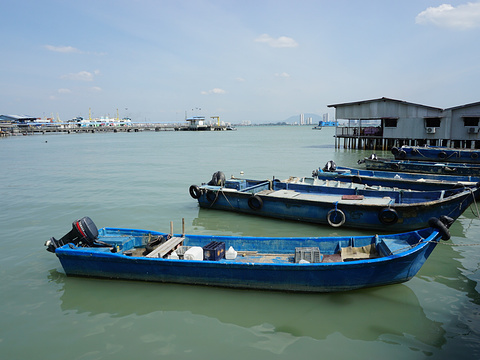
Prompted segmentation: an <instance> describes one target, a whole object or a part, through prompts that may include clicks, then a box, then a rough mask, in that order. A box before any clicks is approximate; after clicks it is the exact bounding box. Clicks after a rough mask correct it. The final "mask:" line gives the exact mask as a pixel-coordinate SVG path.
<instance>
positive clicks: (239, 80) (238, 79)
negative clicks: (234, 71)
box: [235, 77, 246, 82]
mask: <svg viewBox="0 0 480 360" xmlns="http://www.w3.org/2000/svg"><path fill="white" fill-rule="evenodd" d="M235 80H237V81H238V82H245V81H246V80H245V79H244V78H242V77H237V78H236V79H235Z"/></svg>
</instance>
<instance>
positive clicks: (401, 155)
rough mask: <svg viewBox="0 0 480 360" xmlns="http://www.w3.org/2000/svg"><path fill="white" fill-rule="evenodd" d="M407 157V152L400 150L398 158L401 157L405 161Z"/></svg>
mask: <svg viewBox="0 0 480 360" xmlns="http://www.w3.org/2000/svg"><path fill="white" fill-rule="evenodd" d="M406 156H407V153H406V152H405V150H400V151H399V152H398V157H399V158H400V159H405V157H406Z"/></svg>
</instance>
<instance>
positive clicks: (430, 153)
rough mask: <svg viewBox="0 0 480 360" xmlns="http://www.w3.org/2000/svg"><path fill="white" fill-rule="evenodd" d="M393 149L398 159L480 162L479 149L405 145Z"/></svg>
mask: <svg viewBox="0 0 480 360" xmlns="http://www.w3.org/2000/svg"><path fill="white" fill-rule="evenodd" d="M391 151H392V154H393V156H395V159H396V160H416V161H434V162H450V163H471V164H480V157H479V155H480V150H479V149H457V148H449V147H444V146H407V145H403V146H402V147H400V148H397V147H393V148H392V150H391Z"/></svg>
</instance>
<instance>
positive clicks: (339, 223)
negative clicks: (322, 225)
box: [327, 208, 345, 227]
mask: <svg viewBox="0 0 480 360" xmlns="http://www.w3.org/2000/svg"><path fill="white" fill-rule="evenodd" d="M332 216H333V219H332ZM337 217H339V219H340V221H338V220H339V219H337ZM327 222H328V225H330V226H332V227H340V226H342V225H343V224H345V213H344V212H343V211H342V210H340V209H337V208H335V209H332V210H330V211H329V212H328V214H327Z"/></svg>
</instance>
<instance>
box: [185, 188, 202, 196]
mask: <svg viewBox="0 0 480 360" xmlns="http://www.w3.org/2000/svg"><path fill="white" fill-rule="evenodd" d="M188 192H189V193H190V196H191V197H192V198H194V199H198V198H199V197H200V196H201V195H202V190H200V188H199V187H198V186H197V185H192V186H190V188H189V189H188Z"/></svg>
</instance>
